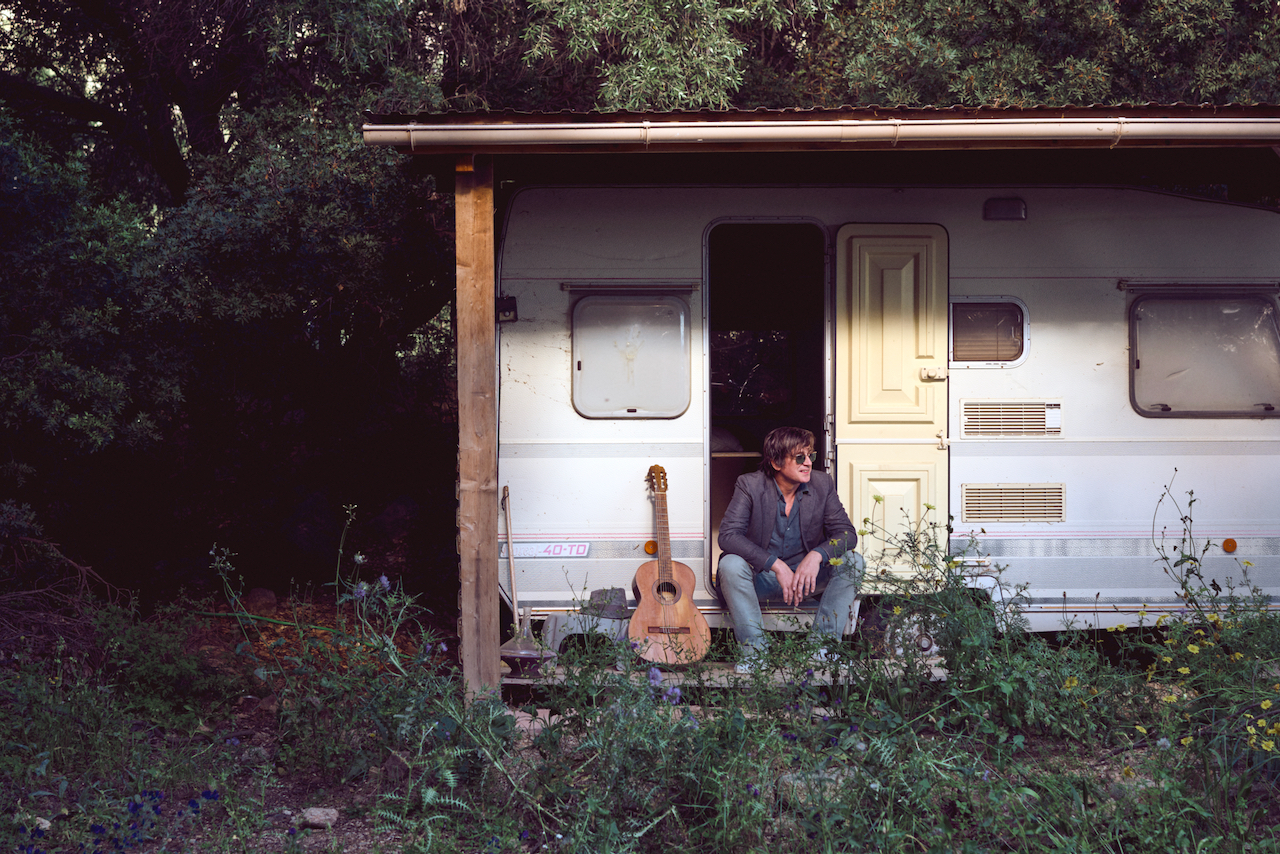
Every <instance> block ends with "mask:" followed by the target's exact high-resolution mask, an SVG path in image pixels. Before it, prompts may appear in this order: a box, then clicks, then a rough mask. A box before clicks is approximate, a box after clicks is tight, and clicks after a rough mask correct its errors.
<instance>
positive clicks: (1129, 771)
mask: <svg viewBox="0 0 1280 854" xmlns="http://www.w3.org/2000/svg"><path fill="white" fill-rule="evenodd" d="M1120 773H1121V774H1122V775H1123V776H1125V777H1128V778H1130V779H1132V778H1134V777H1136V776H1138V774H1137V772H1135V771H1134V770H1133V769H1132V768H1130V767H1129V766H1128V765H1126V766H1124V770H1123V771H1121V772H1120Z"/></svg>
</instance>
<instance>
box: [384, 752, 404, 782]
mask: <svg viewBox="0 0 1280 854" xmlns="http://www.w3.org/2000/svg"><path fill="white" fill-rule="evenodd" d="M409 770H410V768H409V763H408V762H405V761H404V759H402V758H401V757H400V756H398V755H396V754H395V753H393V754H391V755H390V756H388V757H387V761H386V762H383V763H382V775H383V776H384V777H385V778H386V779H387V780H388V781H390V782H392V783H402V782H404V779H405V778H406V777H408V776H409Z"/></svg>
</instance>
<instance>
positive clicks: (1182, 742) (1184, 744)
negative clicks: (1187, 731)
mask: <svg viewBox="0 0 1280 854" xmlns="http://www.w3.org/2000/svg"><path fill="white" fill-rule="evenodd" d="M1193 741H1195V739H1194V738H1192V737H1191V736H1187V737H1186V738H1184V739H1182V740H1181V744H1182V746H1183V747H1186V746H1187V745H1188V744H1190V743H1191V742H1193Z"/></svg>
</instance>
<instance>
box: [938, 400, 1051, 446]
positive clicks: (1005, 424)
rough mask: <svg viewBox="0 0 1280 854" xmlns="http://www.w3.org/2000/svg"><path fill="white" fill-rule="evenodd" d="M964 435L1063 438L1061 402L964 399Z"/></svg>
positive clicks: (961, 413) (962, 421)
mask: <svg viewBox="0 0 1280 854" xmlns="http://www.w3.org/2000/svg"><path fill="white" fill-rule="evenodd" d="M960 435H962V436H965V437H974V438H977V437H982V436H1061V435H1062V401H1060V400H962V401H960Z"/></svg>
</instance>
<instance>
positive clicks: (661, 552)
mask: <svg viewBox="0 0 1280 854" xmlns="http://www.w3.org/2000/svg"><path fill="white" fill-rule="evenodd" d="M653 504H654V509H655V510H656V511H657V516H658V577H659V578H660V579H662V580H663V581H670V580H671V578H672V572H671V534H670V532H669V531H668V529H667V528H668V526H667V494H666V493H665V492H656V493H654V496H653Z"/></svg>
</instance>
